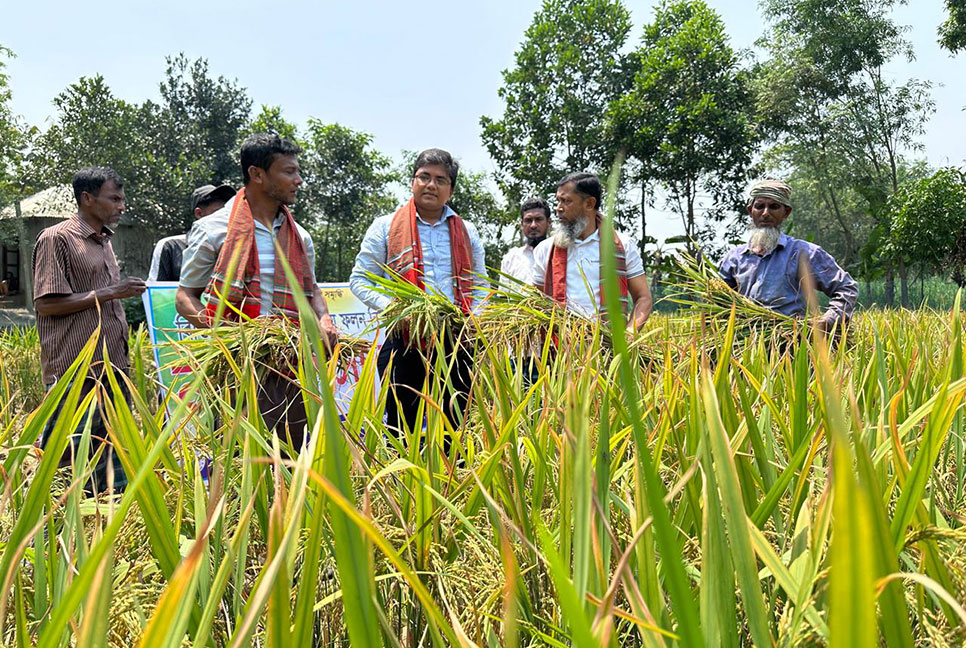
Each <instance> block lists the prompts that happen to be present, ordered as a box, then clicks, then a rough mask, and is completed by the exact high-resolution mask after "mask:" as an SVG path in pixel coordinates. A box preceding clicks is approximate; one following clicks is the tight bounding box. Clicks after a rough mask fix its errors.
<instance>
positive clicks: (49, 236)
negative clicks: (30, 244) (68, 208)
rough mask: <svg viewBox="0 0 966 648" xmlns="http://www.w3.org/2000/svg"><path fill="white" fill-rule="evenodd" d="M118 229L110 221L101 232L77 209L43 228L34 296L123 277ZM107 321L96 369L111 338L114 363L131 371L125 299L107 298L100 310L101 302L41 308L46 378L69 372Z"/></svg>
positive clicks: (105, 284)
mask: <svg viewBox="0 0 966 648" xmlns="http://www.w3.org/2000/svg"><path fill="white" fill-rule="evenodd" d="M113 235H114V232H112V231H111V230H110V229H108V228H107V227H104V228H103V229H102V230H101V231H100V232H95V231H94V229H93V228H91V226H90V225H88V224H87V223H85V222H84V221H83V220H81V219H80V217H79V216H77V215H74V216H73V217H72V218H69V219H67V220H65V221H64V222H62V223H58V224H57V225H54V226H53V227H48V228H47V229H45V230H44V231H42V232H41V233H40V236H39V237H38V238H37V245H36V246H35V247H34V255H33V270H34V300H37V299H39V298H41V297H47V296H55V295H59V296H66V295H70V294H73V293H87V292H90V291H92V290H97V289H99V288H106V287H108V286H111V285H114V284H116V283H118V282H120V280H121V271H120V268H118V265H117V258H116V257H115V256H114V248H113V247H112V246H111V237H112V236H113ZM102 321H103V325H102V327H101V335H100V338H99V340H98V342H97V349H96V350H95V352H94V364H93V365H92V367H91V373H92V374H95V375H96V374H99V373H100V372H101V370H102V369H103V366H102V363H103V359H104V358H103V355H104V354H103V351H102V350H103V348H104V344H105V343H106V344H107V353H108V357H109V358H110V360H111V363H112V364H113V365H114V368H115V369H117V370H120V371H123V372H125V373H127V370H128V348H127V335H128V332H127V319H126V318H125V317H124V308H123V307H122V306H121V300H120V299H112V300H110V301H106V302H103V303H102V304H101V306H100V312H98V309H97V307H96V306H95V307H93V308H88V309H86V310H82V311H79V312H77V313H71V314H69V315H41V314H39V313H38V314H37V331H38V332H39V334H40V365H41V368H42V369H43V373H44V383H45V384H50V383H52V382H54V381H56V380H57V379H58V378H60V377H61V376H62V375H63V374H64V372H65V371H66V370H67V368H68V367H69V366H70V365H71V363H73V362H74V360H76V359H77V356H78V355H80V352H81V350H82V349H83V348H84V345H85V344H87V341H88V340H89V339H90V337H91V335H92V334H93V333H94V330H95V329H96V328H97V325H98V324H99V323H101V322H102Z"/></svg>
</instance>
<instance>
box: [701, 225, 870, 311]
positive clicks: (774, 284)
mask: <svg viewBox="0 0 966 648" xmlns="http://www.w3.org/2000/svg"><path fill="white" fill-rule="evenodd" d="M800 260H801V261H803V262H804V263H805V265H806V267H808V268H809V269H810V270H811V273H812V276H813V277H814V279H815V287H816V288H817V289H818V290H821V291H822V292H823V293H825V294H826V295H828V296H829V305H828V310H827V311H826V312H825V317H826V318H828V319H831V320H832V321H838V320H839V319H842V318H845V319H848V318H849V317H851V316H852V310H853V309H854V308H855V301H856V299H858V296H859V287H858V284H856V283H855V279H853V278H852V277H851V276H850V275H849V273H848V272H846V271H845V270H843V269H842V268H841V267H839V264H837V263H836V262H835V259H833V258H832V255H831V254H829V253H828V252H826V251H825V250H823V249H822V248H820V247H819V246H817V245H815V244H814V243H809V242H808V241H803V240H801V239H796V238H792V237H791V236H788V235H787V234H782V235H781V236H779V237H778V245H777V246H775V249H774V250H772V251H771V252H769V253H768V254H765V255H764V256H758V255H757V254H755V253H754V252H752V251H751V250H750V249H748V246H747V245H739V246H738V247H736V248H733V249H732V250H731V251H730V252H728V254H726V255H725V258H724V260H722V261H721V265H720V266H719V267H718V274H719V275H721V278H722V279H723V280H724V281H725V283H727V284H728V285H729V286H731V287H732V288H733V289H734V290H737V291H738V292H739V293H741V294H742V295H744V296H745V297H749V298H751V299H753V300H755V301H756V302H758V303H759V304H762V305H764V306H767V307H768V308H770V309H772V310H774V311H778V312H779V313H783V314H785V315H791V316H793V317H804V316H805V313H806V296H805V291H804V289H803V287H802V276H801V274H800V271H799V262H800Z"/></svg>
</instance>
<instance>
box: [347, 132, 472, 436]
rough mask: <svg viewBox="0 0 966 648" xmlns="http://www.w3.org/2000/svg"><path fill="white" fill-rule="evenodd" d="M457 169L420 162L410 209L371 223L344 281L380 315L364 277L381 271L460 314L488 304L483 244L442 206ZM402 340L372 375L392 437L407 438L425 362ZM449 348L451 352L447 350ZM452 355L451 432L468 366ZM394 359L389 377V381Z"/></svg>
mask: <svg viewBox="0 0 966 648" xmlns="http://www.w3.org/2000/svg"><path fill="white" fill-rule="evenodd" d="M458 173H459V165H458V164H457V163H456V161H455V160H453V157H452V156H451V155H450V154H449V153H447V152H446V151H443V150H441V149H428V150H426V151H423V152H422V153H420V154H419V156H418V157H417V158H416V163H415V164H414V165H413V179H412V191H413V195H412V198H410V200H409V202H407V203H406V204H405V205H403V206H402V207H400V208H399V209H398V210H396V212H395V213H393V214H388V215H386V216H381V217H379V218H377V219H376V220H375V221H373V223H372V225H371V226H370V227H369V230H368V231H367V232H366V235H365V238H364V239H363V241H362V246H361V249H360V250H359V254H358V255H357V256H356V262H355V267H353V269H352V274H351V276H350V277H349V286H350V287H351V288H352V292H353V293H354V294H355V295H356V297H358V298H359V299H360V300H362V302H363V303H365V304H366V305H367V306H369V308H371V309H373V310H377V311H378V310H382V309H383V308H385V307H386V306H387V305H388V304H389V302H390V299H389V298H388V297H386V296H385V295H383V294H381V293H379V292H378V291H376V290H374V289H373V282H372V280H371V279H370V278H369V273H372V274H374V275H378V276H386V275H387V273H386V267H388V268H390V269H391V270H392V271H393V272H395V273H396V274H398V275H400V276H401V277H402V278H403V279H405V280H407V281H410V282H412V283H414V284H416V285H417V286H419V287H420V288H422V289H424V290H427V289H432V290H435V291H437V292H438V293H440V294H442V295H444V296H446V297H448V298H450V299H451V300H452V301H453V303H455V304H457V305H458V306H459V307H460V308H462V309H463V311H464V312H467V313H468V312H470V311H471V310H473V309H475V308H478V307H479V306H480V305H481V303H482V301H483V299H484V297H485V296H486V290H485V288H486V285H487V282H486V279H485V277H486V263H485V260H484V257H483V242H482V241H481V240H480V235H479V233H478V232H477V231H476V227H474V226H473V224H472V223H467V222H466V221H464V220H463V219H461V218H460V217H459V216H458V215H457V214H456V212H455V211H453V210H452V209H451V208H450V207H449V205H448V204H447V201H448V200H449V199H450V197H451V196H452V195H453V188H454V187H455V186H456V177H457V175H458ZM407 342H408V341H407V340H403V338H402V336H392V337H389V338H388V339H386V340H385V341H384V342H383V345H382V349H381V351H380V353H379V359H378V363H377V367H378V369H379V375H380V376H381V377H382V380H383V384H385V385H387V386H388V388H389V397H388V398H387V399H386V419H387V423H388V425H389V427H390V429H391V430H393V431H394V432H400V431H402V430H404V429H405V428H404V426H406V427H408V429H410V430H412V429H415V428H417V424H418V423H419V422H418V421H417V420H416V415H417V410H418V408H419V403H420V401H421V396H420V392H421V391H422V390H423V383H424V382H425V379H426V371H427V358H424V357H423V354H422V352H421V349H420V348H419V345H418V344H415V343H413V344H407ZM448 348H450V347H448ZM450 352H451V353H452V352H455V353H456V361H455V362H454V363H452V366H453V369H452V371H451V372H450V376H449V378H450V380H451V382H452V386H453V391H452V392H450V391H449V390H445V393H444V402H443V403H442V404H441V405H442V407H443V411H444V412H445V413H446V416H447V418H449V420H450V422H451V423H452V424H453V426H454V427H456V426H458V425H459V422H460V421H461V420H462V417H463V414H464V410H465V409H466V403H467V399H468V395H469V388H470V382H471V381H470V371H471V369H472V367H471V363H472V358H471V357H470V355H469V353H468V352H467V351H465V350H463V349H460V348H458V349H456V350H455V351H454V350H452V349H451V348H450ZM391 358H392V370H391V371H390V372H389V375H388V376H387V375H386V371H387V368H388V367H389V362H390V359H391Z"/></svg>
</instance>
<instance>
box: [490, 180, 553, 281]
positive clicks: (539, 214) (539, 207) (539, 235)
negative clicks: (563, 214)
mask: <svg viewBox="0 0 966 648" xmlns="http://www.w3.org/2000/svg"><path fill="white" fill-rule="evenodd" d="M549 230H550V205H548V204H547V201H546V200H544V199H543V198H527V199H526V200H524V201H523V204H521V205H520V231H521V233H522V234H523V245H521V246H519V247H515V248H511V249H510V251H509V252H507V253H506V256H504V257H503V261H502V262H501V263H500V272H502V273H503V274H505V275H509V276H511V277H513V278H514V279H516V280H517V281H520V282H521V283H525V284H528V285H529V284H531V283H533V249H534V248H535V247H537V246H538V245H539V244H540V243H542V242H543V240H544V239H546V238H547V232H548V231H549Z"/></svg>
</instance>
